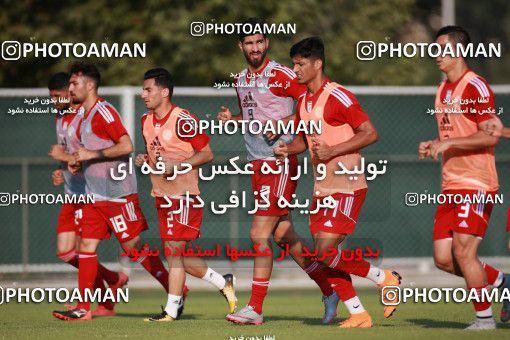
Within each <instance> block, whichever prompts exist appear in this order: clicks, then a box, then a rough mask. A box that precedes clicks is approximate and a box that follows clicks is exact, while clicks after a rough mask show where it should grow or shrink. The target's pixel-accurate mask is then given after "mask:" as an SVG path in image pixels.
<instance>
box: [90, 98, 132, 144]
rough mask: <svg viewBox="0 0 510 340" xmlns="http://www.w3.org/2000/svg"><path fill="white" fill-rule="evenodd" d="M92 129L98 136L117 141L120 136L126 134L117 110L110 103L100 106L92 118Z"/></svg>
mask: <svg viewBox="0 0 510 340" xmlns="http://www.w3.org/2000/svg"><path fill="white" fill-rule="evenodd" d="M92 131H93V132H94V134H96V135H97V136H98V137H100V138H103V139H110V140H112V141H114V142H115V143H118V141H119V139H120V137H122V136H124V135H127V131H126V128H125V127H124V125H122V121H121V120H120V116H119V114H118V113H117V110H115V109H114V108H113V106H111V105H104V106H101V107H100V108H99V109H98V111H97V112H96V114H95V115H94V118H93V119H92Z"/></svg>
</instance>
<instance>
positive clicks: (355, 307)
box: [274, 37, 401, 328]
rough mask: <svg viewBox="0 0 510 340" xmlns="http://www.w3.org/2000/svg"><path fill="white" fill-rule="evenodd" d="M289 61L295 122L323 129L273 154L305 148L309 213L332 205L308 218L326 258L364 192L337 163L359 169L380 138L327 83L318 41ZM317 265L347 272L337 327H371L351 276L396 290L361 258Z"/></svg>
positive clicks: (388, 274)
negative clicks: (296, 94) (310, 173)
mask: <svg viewBox="0 0 510 340" xmlns="http://www.w3.org/2000/svg"><path fill="white" fill-rule="evenodd" d="M290 57H291V58H292V62H293V63H294V72H296V75H297V78H298V81H299V82H300V83H302V84H306V87H307V91H306V92H305V93H304V94H303V95H302V96H301V97H300V99H299V101H298V104H297V107H296V117H295V119H296V121H299V120H302V121H305V122H310V121H315V122H321V126H322V130H321V133H320V134H314V135H305V136H303V134H300V135H298V136H296V138H295V139H294V141H292V143H290V144H285V143H280V145H279V146H277V147H276V148H275V149H274V152H275V154H276V155H278V156H279V157H285V156H288V155H292V154H297V153H301V152H303V151H304V150H306V148H307V146H308V149H309V151H310V156H311V158H312V164H313V165H314V177H315V183H314V190H313V191H314V194H313V198H312V207H311V209H310V211H314V210H316V207H318V203H319V202H320V203H321V204H322V203H323V201H324V202H326V199H329V200H330V202H331V201H332V202H333V206H329V207H321V208H320V209H319V210H318V211H317V213H314V214H311V215H310V230H311V233H312V236H313V239H314V241H315V249H316V251H317V252H318V253H319V254H324V253H325V252H326V251H327V250H328V249H330V248H334V249H338V246H339V245H340V243H341V242H343V240H345V238H346V237H347V236H348V235H350V234H352V233H354V229H355V227H356V223H357V219H358V215H359V213H360V210H361V206H362V205H363V202H364V200H365V195H366V193H367V184H366V181H365V175H364V174H361V175H359V176H358V177H355V178H349V175H348V174H343V175H337V174H335V171H336V170H337V168H338V163H339V162H341V163H342V164H343V165H344V166H345V167H346V168H347V169H353V168H354V167H355V166H356V167H358V166H359V164H360V161H361V155H360V150H361V149H362V148H364V147H366V146H368V145H370V144H372V143H374V142H376V141H377V139H378V134H377V131H376V129H375V127H374V126H373V125H372V123H371V121H370V119H369V117H368V115H367V114H366V113H365V112H364V111H363V109H362V108H361V106H360V104H359V103H358V101H357V99H356V98H355V97H354V95H353V94H352V93H351V92H349V91H348V90H347V89H345V88H344V87H342V86H340V85H339V84H336V83H334V82H331V80H329V79H328V78H327V76H326V75H325V74H324V73H323V72H324V66H325V55H324V44H323V42H322V40H321V39H320V38H318V37H311V38H307V39H304V40H302V41H300V42H298V43H296V44H295V45H294V46H292V48H291V50H290ZM305 138H306V143H305ZM319 165H320V166H321V167H323V168H324V173H325V174H326V176H324V178H323V179H319V174H318V171H317V168H318V167H319ZM321 177H322V176H321ZM321 261H322V263H323V264H324V265H326V266H328V267H329V268H331V269H335V270H337V271H339V272H341V273H345V274H347V275H345V277H344V280H343V282H342V283H343V284H342V286H341V290H340V292H339V294H340V298H341V299H342V301H343V302H344V304H345V306H346V307H347V309H348V310H349V313H350V314H351V316H350V317H349V318H348V319H347V320H345V321H343V322H341V323H340V327H341V328H369V327H372V318H371V317H370V315H369V314H368V312H367V311H366V310H365V309H364V308H363V306H362V304H361V302H360V300H359V298H358V297H357V295H356V292H355V290H354V287H353V286H352V281H351V278H350V275H349V274H354V275H357V276H360V277H365V278H367V279H369V280H371V281H373V282H374V283H375V284H377V285H378V286H379V287H380V288H381V289H382V291H383V292H384V289H385V287H388V286H398V285H399V284H400V279H401V278H400V275H399V274H398V273H396V272H392V271H390V270H383V269H380V268H378V267H376V266H374V265H372V264H370V263H369V262H368V261H366V260H364V259H360V260H359V261H347V260H346V257H345V256H342V251H341V250H339V251H338V253H337V254H333V255H331V256H326V257H325V258H324V259H323V260H321ZM383 298H384V297H383ZM394 311H395V306H385V307H384V316H385V317H390V316H391V315H392V314H393V312H394Z"/></svg>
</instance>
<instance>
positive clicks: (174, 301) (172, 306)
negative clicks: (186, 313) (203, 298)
mask: <svg viewBox="0 0 510 340" xmlns="http://www.w3.org/2000/svg"><path fill="white" fill-rule="evenodd" d="M181 300H182V296H181V295H172V294H168V301H167V303H166V307H165V312H166V313H167V314H168V315H170V316H171V317H172V318H174V319H175V318H176V317H177V310H178V309H179V306H180V305H181Z"/></svg>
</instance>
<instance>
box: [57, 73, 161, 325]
mask: <svg viewBox="0 0 510 340" xmlns="http://www.w3.org/2000/svg"><path fill="white" fill-rule="evenodd" d="M100 79H101V77H100V74H99V71H98V70H97V68H96V67H95V66H94V65H90V64H79V63H77V64H74V65H73V66H72V67H71V78H70V81H69V84H70V85H69V91H70V94H71V98H72V101H73V104H80V105H81V106H82V107H83V110H84V114H83V119H82V122H81V125H80V127H79V129H78V132H77V134H78V136H80V142H81V145H82V146H81V147H80V148H79V149H78V150H77V151H76V152H75V154H74V156H75V163H72V162H69V167H70V170H72V172H73V173H76V172H77V168H78V167H81V169H82V171H83V174H84V177H85V182H86V193H87V194H91V195H93V197H94V199H95V203H93V204H85V205H84V207H83V218H82V226H81V234H80V236H81V240H80V245H79V255H78V257H79V271H78V283H79V284H78V287H79V289H80V293H81V295H82V296H85V290H86V289H89V290H90V289H91V288H92V287H93V283H94V281H95V279H96V276H97V267H98V262H97V255H96V250H97V247H98V246H99V244H100V242H101V240H102V239H107V238H109V237H110V234H111V232H112V231H113V232H114V233H115V236H116V237H117V239H118V240H119V242H120V243H121V245H122V247H123V248H124V250H125V251H126V252H128V253H130V251H131V249H132V248H134V247H136V248H138V247H139V240H140V233H141V232H142V231H144V230H146V229H147V223H146V221H145V217H144V216H143V213H142V211H141V209H140V206H139V200H138V194H137V187H136V177H135V175H134V174H132V173H129V174H126V176H125V177H124V178H123V179H120V180H119V179H118V178H119V177H120V174H119V172H118V171H117V170H118V169H120V167H124V169H127V168H129V165H128V160H129V155H130V154H131V152H132V151H133V145H132V143H131V139H130V137H129V135H128V134H127V132H126V129H125V128H124V126H123V125H122V122H121V121H120V117H119V114H118V113H117V111H116V110H115V109H114V108H113V106H112V105H111V104H109V103H108V102H106V101H105V100H103V99H102V98H100V97H98V95H97V89H98V86H99V83H100ZM116 178H117V179H116ZM137 261H138V262H139V263H140V264H141V265H142V266H143V267H144V268H145V269H146V270H147V271H148V272H149V273H150V274H151V275H152V276H153V277H154V278H156V279H157V280H158V281H159V282H160V284H161V285H162V286H163V287H164V288H165V290H167V291H168V272H167V270H166V269H165V267H164V265H163V263H162V262H161V259H160V258H159V257H154V256H141V257H140V258H138V260H137ZM53 315H54V316H55V317H57V318H59V319H62V320H90V319H91V318H92V313H91V312H90V302H89V301H83V302H80V303H78V306H77V307H76V308H75V309H73V310H70V311H65V312H59V311H55V312H54V313H53Z"/></svg>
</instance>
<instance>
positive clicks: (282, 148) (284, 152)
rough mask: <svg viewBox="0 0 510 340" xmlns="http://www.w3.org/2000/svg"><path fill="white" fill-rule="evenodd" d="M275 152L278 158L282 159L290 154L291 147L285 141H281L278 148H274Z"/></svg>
mask: <svg viewBox="0 0 510 340" xmlns="http://www.w3.org/2000/svg"><path fill="white" fill-rule="evenodd" d="M273 153H274V155H275V156H276V158H278V159H282V158H285V157H288V156H289V148H288V146H287V144H285V143H284V142H280V144H278V146H277V147H276V148H274V149H273Z"/></svg>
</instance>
